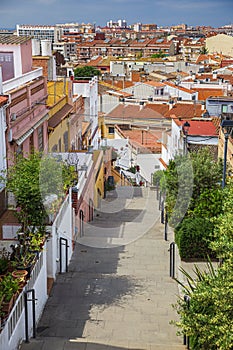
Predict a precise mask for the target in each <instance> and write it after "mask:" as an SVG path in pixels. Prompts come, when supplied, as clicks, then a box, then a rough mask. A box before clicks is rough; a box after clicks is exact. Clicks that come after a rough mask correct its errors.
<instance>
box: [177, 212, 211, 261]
mask: <svg viewBox="0 0 233 350" xmlns="http://www.w3.org/2000/svg"><path fill="white" fill-rule="evenodd" d="M213 230H214V224H213V223H212V222H211V221H209V220H208V219H206V218H200V217H196V218H184V220H183V221H182V222H181V223H180V224H179V225H178V226H177V228H176V229H175V242H176V244H177V246H178V248H179V253H180V257H181V259H190V258H197V259H203V258H204V259H206V258H207V256H210V257H211V258H213V257H214V253H213V251H212V250H211V249H210V248H209V244H210V242H211V241H213Z"/></svg>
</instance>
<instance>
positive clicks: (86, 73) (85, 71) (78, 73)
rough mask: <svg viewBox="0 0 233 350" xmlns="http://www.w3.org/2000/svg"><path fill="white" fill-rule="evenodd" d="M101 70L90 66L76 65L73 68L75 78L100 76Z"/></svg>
mask: <svg viewBox="0 0 233 350" xmlns="http://www.w3.org/2000/svg"><path fill="white" fill-rule="evenodd" d="M100 75H101V72H100V70H99V69H96V68H94V67H92V66H84V67H77V68H75V69H74V77H75V79H76V78H92V77H94V76H100Z"/></svg>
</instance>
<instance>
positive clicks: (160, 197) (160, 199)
mask: <svg viewBox="0 0 233 350" xmlns="http://www.w3.org/2000/svg"><path fill="white" fill-rule="evenodd" d="M161 202H162V194H161V191H160V192H159V210H161Z"/></svg>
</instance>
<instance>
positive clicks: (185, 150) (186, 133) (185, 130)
mask: <svg viewBox="0 0 233 350" xmlns="http://www.w3.org/2000/svg"><path fill="white" fill-rule="evenodd" d="M189 128H190V124H189V122H188V121H186V122H185V123H184V124H183V127H182V130H183V133H184V155H186V154H187V152H188V139H187V137H188V131H189Z"/></svg>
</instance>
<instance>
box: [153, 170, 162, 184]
mask: <svg viewBox="0 0 233 350" xmlns="http://www.w3.org/2000/svg"><path fill="white" fill-rule="evenodd" d="M163 176H164V171H163V170H157V171H155V172H154V174H153V185H157V184H158V185H159V186H161V184H160V181H161V180H162V177H163Z"/></svg>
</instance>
